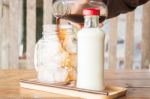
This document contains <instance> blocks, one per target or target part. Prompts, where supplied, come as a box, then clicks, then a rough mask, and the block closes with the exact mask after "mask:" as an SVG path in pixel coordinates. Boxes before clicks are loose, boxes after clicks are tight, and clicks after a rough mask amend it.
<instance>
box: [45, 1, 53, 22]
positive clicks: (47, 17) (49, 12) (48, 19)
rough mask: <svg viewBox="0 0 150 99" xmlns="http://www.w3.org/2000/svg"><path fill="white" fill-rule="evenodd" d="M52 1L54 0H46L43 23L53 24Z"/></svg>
mask: <svg viewBox="0 0 150 99" xmlns="http://www.w3.org/2000/svg"><path fill="white" fill-rule="evenodd" d="M52 1H53V0H44V13H43V14H44V19H43V22H44V23H43V24H51V23H52V19H53V17H52Z"/></svg>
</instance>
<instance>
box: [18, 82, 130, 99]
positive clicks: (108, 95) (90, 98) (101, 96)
mask: <svg viewBox="0 0 150 99" xmlns="http://www.w3.org/2000/svg"><path fill="white" fill-rule="evenodd" d="M20 87H23V88H29V89H35V90H40V91H46V92H51V93H56V94H63V95H68V96H73V97H80V98H86V99H116V98H119V97H121V96H124V95H125V94H126V92H127V89H126V88H123V87H116V86H106V88H105V90H104V91H94V90H87V89H80V88H76V87H75V83H74V82H72V83H70V84H66V83H54V84H48V83H41V82H39V81H37V80H36V79H29V80H21V81H20Z"/></svg>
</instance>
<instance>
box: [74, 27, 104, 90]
mask: <svg viewBox="0 0 150 99" xmlns="http://www.w3.org/2000/svg"><path fill="white" fill-rule="evenodd" d="M77 37H78V49H77V54H78V55H77V56H78V58H77V64H78V67H77V87H78V88H83V89H90V90H98V91H101V90H104V88H105V87H104V40H105V34H104V32H103V31H102V30H101V29H100V28H83V29H81V30H80V31H79V32H78V35H77Z"/></svg>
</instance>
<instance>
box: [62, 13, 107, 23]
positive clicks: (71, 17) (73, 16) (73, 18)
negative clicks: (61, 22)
mask: <svg viewBox="0 0 150 99" xmlns="http://www.w3.org/2000/svg"><path fill="white" fill-rule="evenodd" d="M62 18H63V19H67V20H70V21H72V22H75V23H84V16H83V15H77V14H71V15H66V16H63V17H62ZM105 19H106V16H100V17H99V22H100V23H102V22H103V21H104V20H105Z"/></svg>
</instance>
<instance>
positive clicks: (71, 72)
mask: <svg viewBox="0 0 150 99" xmlns="http://www.w3.org/2000/svg"><path fill="white" fill-rule="evenodd" d="M42 34H43V37H42V38H41V39H40V40H39V41H38V42H37V43H36V46H35V54H34V64H35V69H36V71H37V74H38V75H37V79H38V80H39V81H41V82H46V83H54V82H69V81H72V80H75V71H76V36H75V34H74V33H73V31H72V26H71V25H60V30H59V33H58V32H56V25H54V24H49V25H44V26H43V33H42ZM59 37H63V38H64V40H63V42H60V40H59V39H60V38H59Z"/></svg>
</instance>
